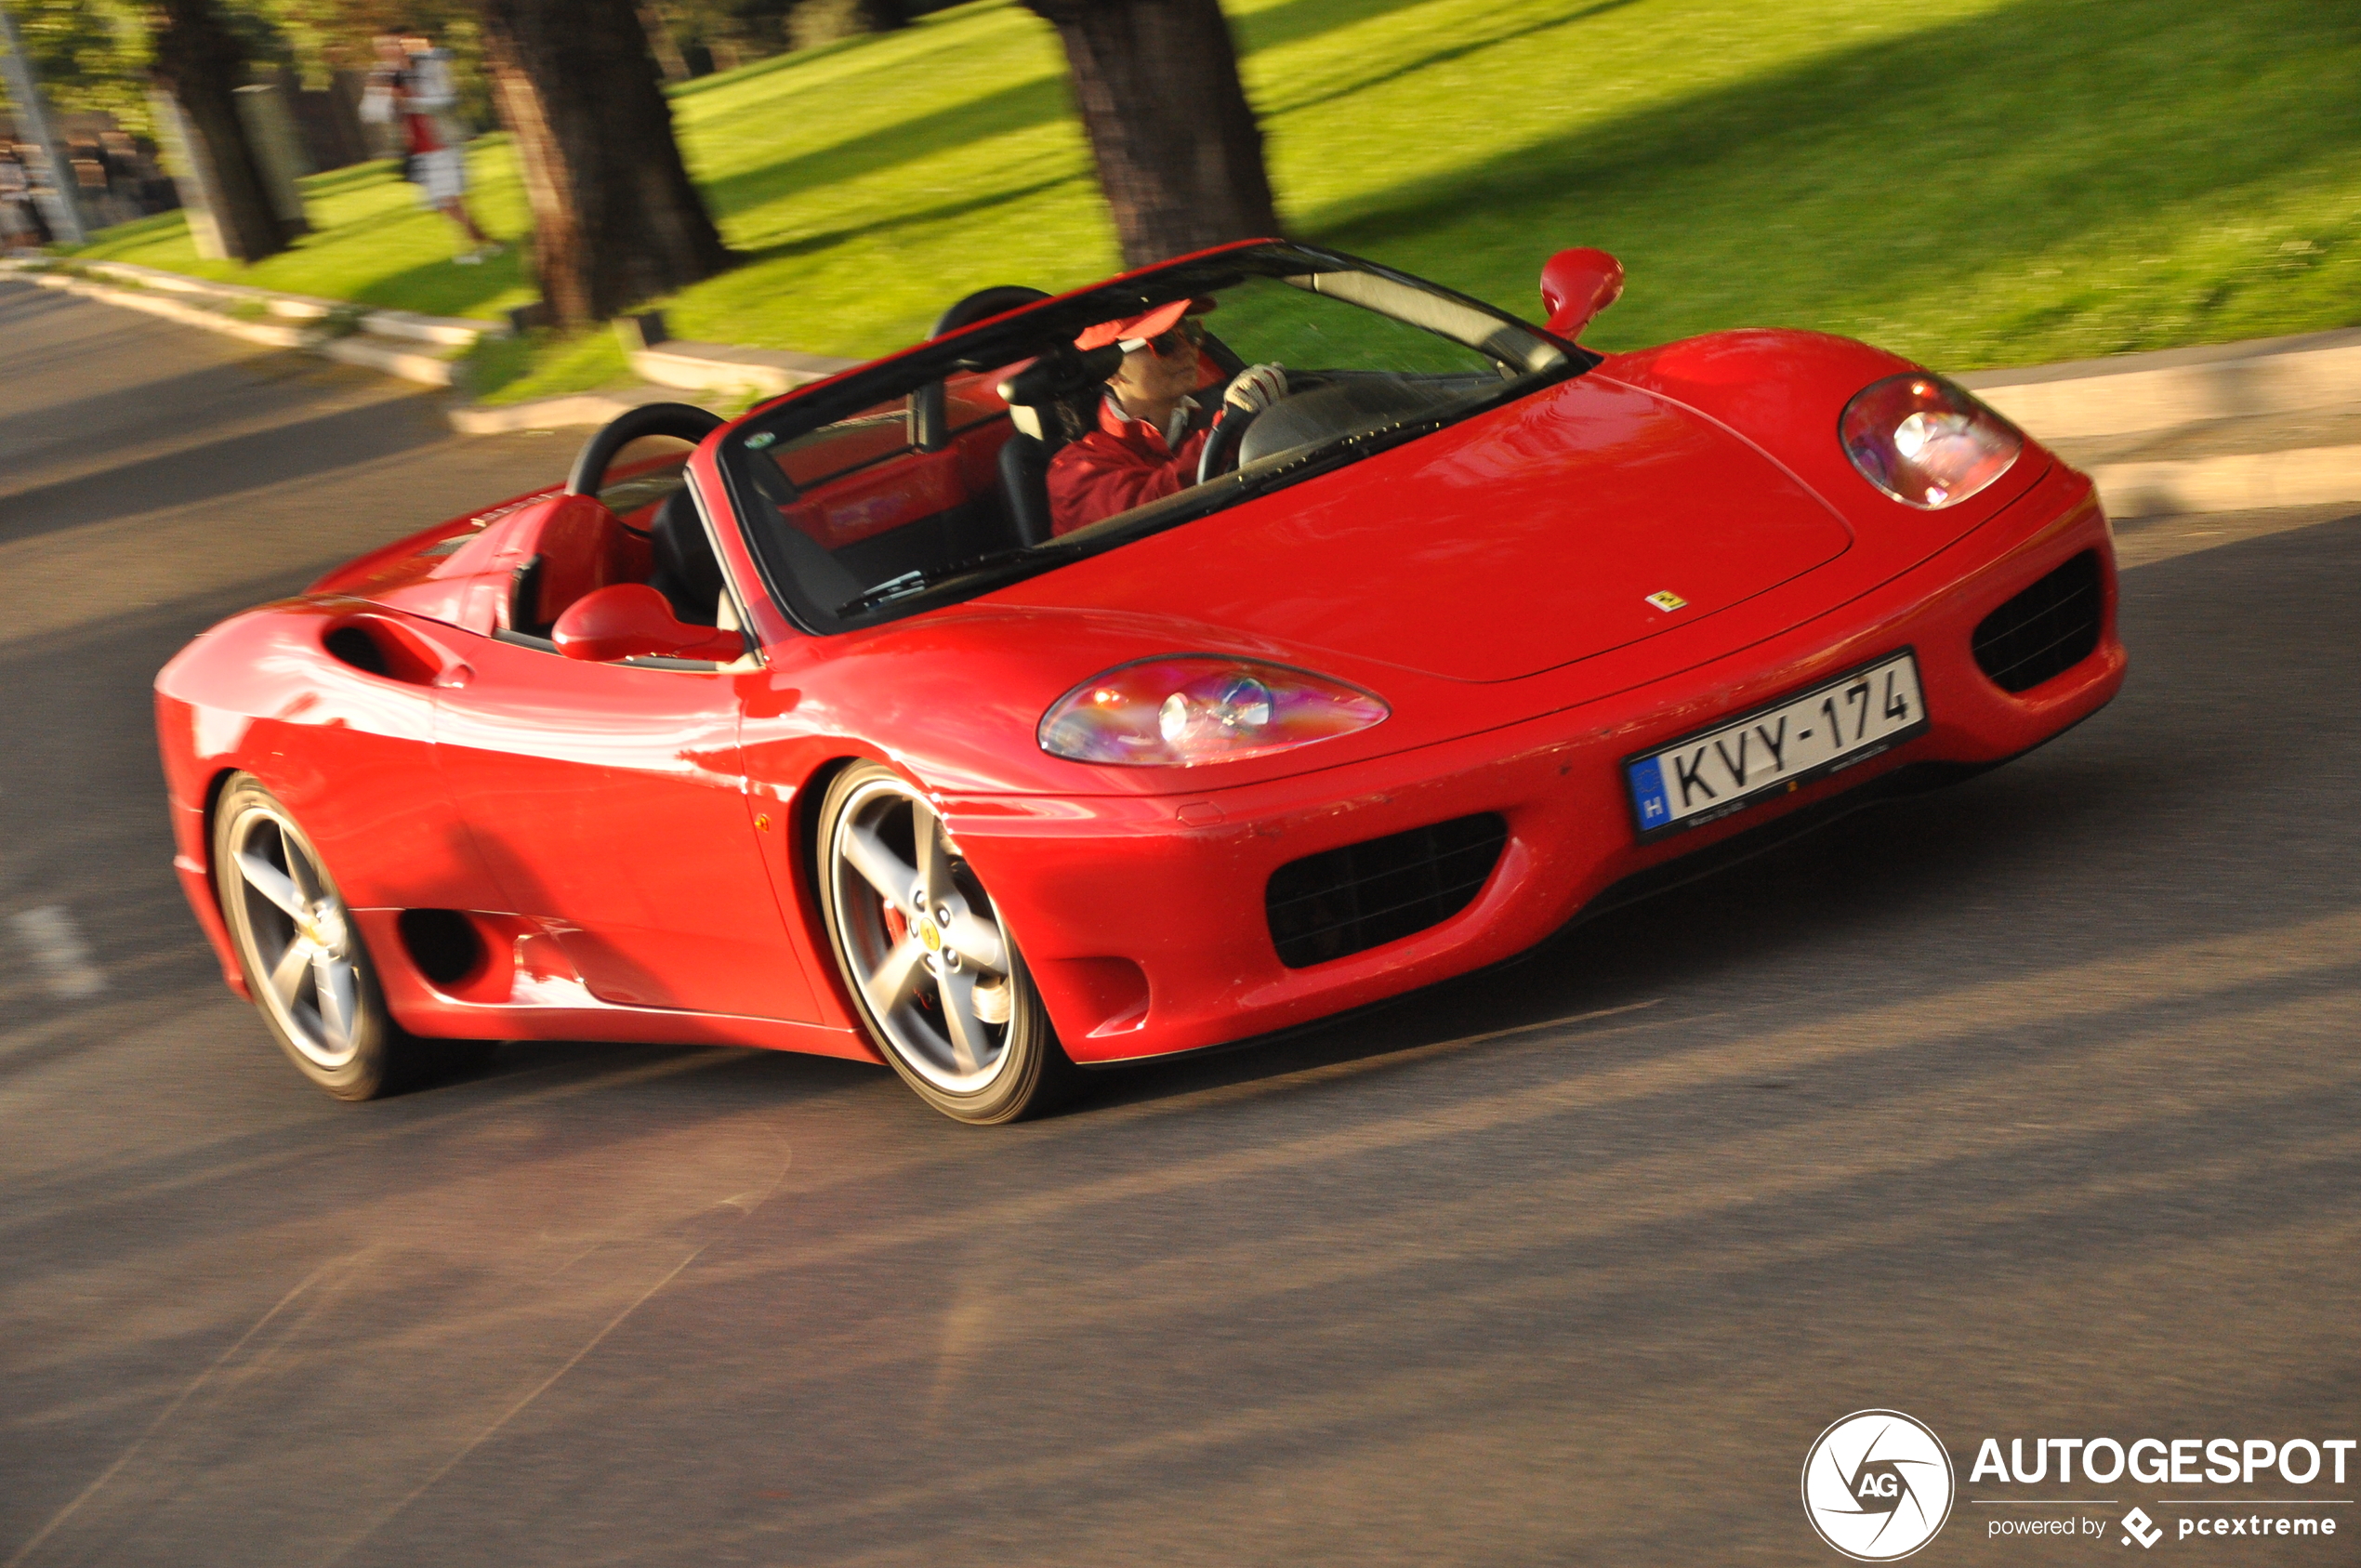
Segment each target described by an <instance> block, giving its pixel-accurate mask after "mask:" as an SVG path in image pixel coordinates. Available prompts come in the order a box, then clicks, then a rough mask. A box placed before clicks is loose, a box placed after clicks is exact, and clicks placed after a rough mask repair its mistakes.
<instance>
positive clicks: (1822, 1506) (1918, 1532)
mask: <svg viewBox="0 0 2361 1568" xmlns="http://www.w3.org/2000/svg"><path fill="white" fill-rule="evenodd" d="M1956 1484H1957V1483H1956V1482H1955V1481H1954V1479H1953V1477H1952V1473H1951V1456H1950V1455H1949V1454H1947V1453H1946V1452H1945V1451H1944V1447H1943V1440H1942V1439H1940V1438H1938V1437H1936V1436H1935V1435H1934V1433H1933V1432H1932V1431H1930V1430H1928V1429H1927V1428H1926V1427H1925V1426H1923V1425H1921V1424H1920V1423H1919V1422H1917V1421H1915V1420H1912V1419H1911V1418H1910V1417H1909V1416H1905V1415H1904V1414H1902V1412H1900V1411H1899V1410H1860V1411H1855V1412H1854V1413H1853V1414H1852V1415H1850V1416H1846V1417H1845V1418H1844V1419H1843V1420H1841V1421H1839V1422H1837V1423H1836V1424H1835V1425H1834V1426H1832V1427H1830V1428H1829V1429H1828V1430H1827V1431H1824V1432H1822V1433H1821V1434H1820V1436H1819V1439H1818V1440H1817V1441H1816V1442H1814V1443H1813V1444H1812V1452H1811V1453H1809V1454H1807V1455H1805V1456H1804V1458H1803V1514H1804V1517H1805V1518H1806V1519H1809V1520H1810V1521H1812V1528H1813V1529H1814V1530H1817V1531H1818V1532H1819V1533H1820V1538H1821V1539H1822V1540H1824V1541H1826V1542H1827V1543H1828V1545H1830V1546H1832V1547H1834V1548H1836V1549H1837V1550H1839V1551H1840V1552H1842V1553H1844V1555H1845V1556H1847V1557H1850V1558H1852V1559H1853V1560H1854V1561H1860V1562H1892V1561H1894V1560H1895V1559H1896V1558H1902V1557H1907V1556H1909V1555H1910V1554H1911V1553H1912V1552H1914V1551H1916V1550H1918V1549H1919V1548H1920V1547H1922V1546H1925V1545H1926V1544H1927V1543H1928V1542H1929V1541H1932V1540H1933V1539H1934V1533H1935V1532H1936V1531H1938V1530H1940V1529H1942V1528H1943V1522H1944V1521H1945V1520H1946V1519H1948V1518H1950V1517H1951V1497H1952V1493H1953V1490H1954V1488H1955V1486H1956Z"/></svg>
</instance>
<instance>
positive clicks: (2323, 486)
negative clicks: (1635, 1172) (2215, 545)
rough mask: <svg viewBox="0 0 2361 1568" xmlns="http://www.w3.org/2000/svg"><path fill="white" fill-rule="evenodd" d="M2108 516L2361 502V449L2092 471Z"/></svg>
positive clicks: (2311, 449)
mask: <svg viewBox="0 0 2361 1568" xmlns="http://www.w3.org/2000/svg"><path fill="white" fill-rule="evenodd" d="M2091 480H2092V481H2094V482H2095V483H2097V485H2098V487H2099V498H2100V500H2102V501H2103V502H2104V503H2105V504H2106V508H2107V515H2108V516H2110V517H2116V518H2143V517H2161V516H2164V515H2166V514H2169V513H2175V512H2243V511H2255V510H2260V509H2262V508H2263V507H2314V506H2328V505H2331V504H2334V503H2338V502H2361V446H2313V447H2299V448H2296V449H2294V450H2292V451H2288V452H2249V453H2240V454H2237V455H2225V456H2220V457H2198V458H2193V459H2191V460H2189V461H2186V462H2178V463H2170V462H2167V463H2105V464H2101V465H2099V466H2098V467H2096V468H2092V469H2091Z"/></svg>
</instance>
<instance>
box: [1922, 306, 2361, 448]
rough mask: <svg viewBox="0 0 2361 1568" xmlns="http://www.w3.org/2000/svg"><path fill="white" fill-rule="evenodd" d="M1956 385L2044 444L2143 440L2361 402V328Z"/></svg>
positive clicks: (1967, 379)
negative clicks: (2208, 423)
mask: <svg viewBox="0 0 2361 1568" xmlns="http://www.w3.org/2000/svg"><path fill="white" fill-rule="evenodd" d="M1952 379H1953V380H1955V381H1957V382H1959V384H1960V385H1961V386H1963V387H1966V388H1969V389H1972V390H1973V391H1974V392H1975V394H1976V395H1977V396H1978V397H1980V398H1982V399H1983V400H1984V401H1985V402H1988V403H1990V404H1991V405H1992V406H1993V407H1994V408H1997V409H1998V410H1999V411H2000V412H2001V413H2003V414H2005V415H2008V416H2009V417H2010V418H2011V419H2013V420H2015V421H2016V422H2017V423H2018V424H2020V425H2022V426H2024V427H2025V428H2026V429H2027V430H2030V431H2032V432H2033V433H2034V434H2035V435H2037V436H2038V437H2040V438H2041V439H2042V440H2044V441H2072V440H2075V439H2077V438H2080V437H2085V436H2124V435H2136V434H2138V433H2140V432H2142V431H2145V430H2168V429H2170V428H2173V427H2175V426H2178V425H2194V424H2196V423H2198V422H2200V421H2202V420H2208V419H2233V418H2241V417H2247V416H2250V415H2266V414H2298V413H2302V412H2304V411H2306V410H2309V409H2316V408H2335V407H2340V406H2346V405H2350V404H2353V403H2356V402H2361V328H2354V329H2348V330H2345V331H2341V332H2315V333H2308V334H2305V335H2304V336H2299V337H2269V338H2260V339H2257V340H2255V341H2252V342H2248V343H2215V344H2208V345H2205V346H2203V347H2200V348H2195V349H2164V350H2162V351H2160V352H2157V353H2153V354H2125V355H2122V356H2121V357H2119V358H2116V359H2105V360H2077V361H2071V362H2066V363H2063V364H2053V365H2035V366H2032V367H2029V368H2026V369H2022V370H1978V371H1970V372H1968V373H1966V374H1965V375H1961V376H1953V377H1952Z"/></svg>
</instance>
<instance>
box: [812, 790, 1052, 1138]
mask: <svg viewBox="0 0 2361 1568" xmlns="http://www.w3.org/2000/svg"><path fill="white" fill-rule="evenodd" d="M922 835H933V836H939V837H933V838H932V840H931V842H932V844H933V846H934V847H933V849H932V850H928V851H925V852H923V853H922V851H921V849H920V846H921V844H922V843H924V842H927V841H928V840H927V839H925V838H922V837H921V836H922ZM814 851H815V852H814V855H813V861H812V863H813V864H814V865H815V866H816V867H817V868H818V871H819V882H820V910H821V923H822V924H823V925H824V926H825V927H826V928H827V930H828V944H829V946H830V947H831V948H832V949H834V951H835V953H836V957H837V968H838V972H839V973H841V974H842V975H843V976H844V984H845V992H846V995H848V996H849V997H850V998H851V1002H852V1007H853V1010H854V1011H855V1012H856V1013H857V1014H859V1015H860V1018H861V1021H862V1022H863V1023H864V1024H865V1025H866V1026H867V1028H868V1031H869V1037H870V1038H871V1039H872V1040H874V1041H875V1042H876V1043H877V1049H878V1051H879V1053H880V1054H882V1055H883V1056H884V1057H885V1059H886V1061H888V1062H890V1063H891V1064H892V1067H893V1070H894V1071H895V1072H896V1073H899V1074H901V1075H902V1080H903V1082H904V1083H906V1084H908V1085H909V1086H910V1087H911V1088H912V1089H913V1090H914V1091H915V1092H916V1093H917V1096H918V1098H919V1099H921V1100H925V1101H926V1102H927V1103H928V1104H929V1105H931V1106H933V1107H934V1108H935V1109H936V1110H938V1111H940V1112H942V1113H943V1114H944V1115H946V1116H949V1117H951V1118H952V1119H954V1120H955V1121H961V1122H966V1123H968V1124H969V1125H970V1126H975V1127H990V1126H994V1125H996V1124H998V1123H1001V1122H1012V1121H1016V1120H1018V1119H1020V1118H1022V1117H1025V1116H1032V1115H1038V1114H1040V1113H1042V1112H1044V1111H1047V1110H1049V1109H1050V1108H1051V1107H1053V1106H1055V1105H1057V1104H1058V1103H1060V1102H1062V1100H1064V1099H1065V1098H1066V1096H1067V1095H1068V1094H1070V1093H1071V1092H1072V1090H1073V1088H1074V1087H1075V1082H1076V1080H1077V1079H1078V1078H1079V1076H1080V1074H1079V1072H1078V1070H1077V1069H1076V1068H1075V1065H1074V1064H1073V1062H1071V1061H1068V1060H1067V1058H1066V1054H1065V1050H1064V1048H1062V1047H1061V1046H1060V1045H1059V1044H1058V1037H1057V1033H1056V1031H1055V1030H1054V1029H1053V1028H1052V1027H1051V1026H1050V1022H1049V1009H1048V1008H1046V1007H1044V1006H1043V1005H1042V1001H1041V993H1040V991H1039V990H1038V989H1037V988H1036V987H1035V985H1034V983H1033V975H1032V972H1031V971H1030V970H1029V969H1027V968H1025V963H1024V956H1023V955H1022V953H1020V952H1019V951H1018V949H1017V944H1016V939H1015V937H1014V935H1013V934H1012V933H1011V932H1009V929H1008V927H1007V924H1006V922H1005V921H1003V920H1002V919H1001V918H1000V916H999V914H998V912H997V910H996V908H995V907H994V906H993V904H992V902H991V897H990V895H989V894H988V893H986V892H985V891H984V889H983V883H982V882H981V880H979V879H978V878H977V876H976V875H975V872H974V870H973V868H972V867H970V866H969V865H968V864H967V863H966V861H965V860H963V859H961V858H960V857H959V855H958V854H957V852H956V849H954V848H953V847H952V846H951V844H950V841H949V838H948V837H947V836H941V824H940V822H939V820H938V819H937V818H936V817H935V815H934V813H933V810H932V809H931V808H930V807H929V806H928V804H927V801H926V797H925V796H924V795H923V794H922V793H921V792H920V791H919V790H918V789H917V786H915V785H913V784H911V783H910V782H909V781H908V780H906V779H904V777H903V776H902V775H901V774H900V773H897V772H895V771H893V770H892V769H890V768H887V767H884V766H882V765H880V764H877V763H874V762H867V763H861V764H857V765H855V766H854V767H851V768H848V769H846V770H845V771H843V772H842V773H840V774H838V776H837V779H836V782H835V783H834V784H831V785H830V786H829V788H828V793H827V796H826V797H825V798H824V800H823V801H822V802H821V807H820V825H819V835H818V842H817V844H816V845H815V846H814ZM889 861H890V862H891V863H890V864H889V863H888V862H889ZM929 886H931V887H932V888H933V889H934V891H933V896H932V897H931V898H925V897H920V896H918V895H921V894H923V893H925V892H926V890H927V889H928V887H929ZM946 912H947V913H948V915H949V918H948V919H943V918H941V916H943V915H944V914H945V913H946ZM930 939H931V940H930ZM878 995H884V996H885V998H886V1000H885V1005H884V1006H883V1008H880V1005H879V1003H878V1001H877V996H878ZM1004 1012H1005V1015H1006V1016H1005V1019H1003V1018H1002V1017H1001V1016H1000V1015H1001V1014H1003V1013H1004Z"/></svg>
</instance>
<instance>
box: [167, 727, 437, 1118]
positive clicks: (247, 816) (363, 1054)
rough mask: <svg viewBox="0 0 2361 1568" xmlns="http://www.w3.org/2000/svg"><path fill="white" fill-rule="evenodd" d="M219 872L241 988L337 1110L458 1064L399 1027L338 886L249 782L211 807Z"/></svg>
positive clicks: (271, 800)
mask: <svg viewBox="0 0 2361 1568" xmlns="http://www.w3.org/2000/svg"><path fill="white" fill-rule="evenodd" d="M213 870H214V886H215V889H216V891H217V892H218V895H219V897H220V900H221V913H222V916H223V918H224V919H225V920H226V922H227V923H228V925H229V928H230V941H231V946H232V947H233V948H235V949H236V951H237V955H238V964H239V967H240V968H243V969H244V971H245V977H246V989H247V990H248V991H249V992H250V993H251V994H252V995H253V996H254V1002H255V1006H256V1008H257V1009H258V1010H259V1011H260V1012H261V1014H262V1019H263V1021H264V1022H265V1023H266V1024H268V1025H269V1026H270V1033H271V1034H272V1035H273V1037H275V1038H276V1039H277V1040H278V1042H279V1046H280V1048H281V1049H283V1050H284V1051H285V1052H286V1053H287V1059H288V1060H289V1061H293V1062H294V1063H295V1064H296V1067H297V1070H298V1071H300V1072H301V1073H302V1074H303V1075H304V1076H305V1077H307V1078H309V1079H310V1080H311V1081H312V1082H313V1083H315V1084H317V1085H319V1086H320V1087H322V1088H323V1089H325V1090H327V1091H328V1092H329V1093H330V1094H332V1095H335V1096H336V1098H337V1099H338V1100H372V1099H375V1098H376V1096H378V1095H381V1094H385V1093H387V1092H389V1091H390V1090H393V1089H396V1088H400V1087H406V1086H408V1085H410V1084H414V1083H415V1082H417V1081H419V1080H420V1079H422V1078H424V1077H426V1076H428V1075H429V1074H430V1073H431V1072H432V1071H433V1070H435V1069H437V1068H442V1067H446V1066H448V1065H452V1064H453V1062H452V1061H451V1055H452V1054H455V1053H446V1052H445V1051H444V1050H443V1049H442V1042H440V1041H429V1040H420V1039H417V1038H415V1037H413V1036H412V1035H410V1034H406V1033H404V1032H403V1031H402V1027H401V1026H400V1025H399V1024H397V1023H395V1022H394V1021H393V1016H392V1014H390V1013H389V1012H388V1011H387V1010H386V1005H385V996H384V995H383V993H381V992H380V991H379V990H378V987H377V978H376V971H375V969H374V968H372V966H371V964H370V962H369V952H368V949H367V948H366V947H365V946H364V945H363V942H362V940H361V933H360V931H359V930H358V929H355V927H354V925H353V923H352V912H351V910H350V909H349V908H347V907H346V905H345V902H344V895H343V894H342V893H341V892H339V891H338V890H337V889H336V878H334V877H333V876H330V875H329V874H328V868H327V865H326V863H324V862H323V861H322V860H321V858H320V852H319V850H316V849H314V848H313V847H312V844H311V840H310V838H308V837H305V836H304V832H303V829H302V828H301V827H299V826H297V824H296V820H295V817H294V816H293V815H292V814H291V813H290V812H289V811H288V810H287V809H286V808H285V807H284V806H283V805H281V804H280V803H279V801H278V799H277V797H274V796H272V795H271V793H270V791H269V790H267V789H265V788H264V787H263V786H262V784H261V782H260V781H259V780H257V779H256V778H254V777H253V776H252V775H250V774H244V773H241V774H239V775H238V776H237V777H236V778H234V779H232V780H231V781H230V783H229V784H228V785H227V786H225V787H224V788H223V790H222V793H221V798H220V801H219V803H218V805H217V807H216V808H215V811H214V819H213ZM467 1049H468V1048H462V1050H463V1051H464V1050H467ZM482 1049H483V1048H481V1047H476V1048H473V1049H472V1052H471V1054H475V1055H480V1054H481V1051H482Z"/></svg>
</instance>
